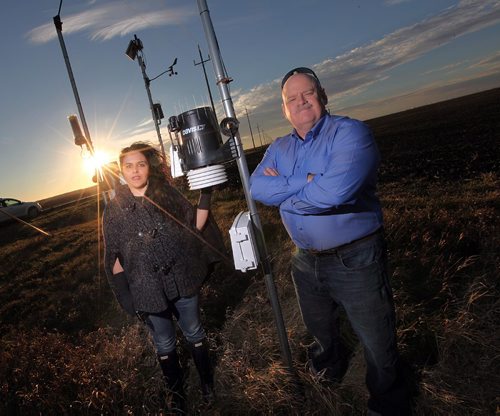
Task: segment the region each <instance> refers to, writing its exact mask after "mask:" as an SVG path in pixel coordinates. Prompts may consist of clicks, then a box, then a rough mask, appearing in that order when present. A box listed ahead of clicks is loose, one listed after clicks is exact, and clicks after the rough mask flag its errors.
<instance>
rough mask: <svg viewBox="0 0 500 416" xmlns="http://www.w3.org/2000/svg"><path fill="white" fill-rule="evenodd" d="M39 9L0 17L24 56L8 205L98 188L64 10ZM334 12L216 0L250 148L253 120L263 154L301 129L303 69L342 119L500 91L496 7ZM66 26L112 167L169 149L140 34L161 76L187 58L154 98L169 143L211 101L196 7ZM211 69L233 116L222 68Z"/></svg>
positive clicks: (6, 132)
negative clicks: (140, 52)
mask: <svg viewBox="0 0 500 416" xmlns="http://www.w3.org/2000/svg"><path fill="white" fill-rule="evenodd" d="M27 3H28V7H26V2H23V4H9V6H8V7H7V8H5V9H4V13H2V16H1V17H0V19H2V20H1V23H2V25H1V27H2V29H1V30H3V31H4V38H6V39H7V38H8V39H9V42H7V44H6V45H5V48H6V50H5V54H4V56H15V59H14V60H10V61H9V64H8V65H4V66H2V67H1V68H0V71H1V72H0V74H1V76H0V82H1V83H2V84H1V88H2V91H3V94H2V95H3V98H4V99H3V100H2V108H1V109H2V111H0V143H1V144H2V153H1V155H0V160H1V162H2V163H0V169H1V171H0V173H1V177H2V178H4V179H2V182H1V187H0V188H1V192H2V194H4V195H5V196H7V197H13V198H17V199H21V200H40V199H46V198H49V197H50V196H48V195H52V196H55V195H60V194H63V193H66V192H71V191H72V190H78V189H82V188H88V187H91V186H93V183H92V181H91V177H92V175H91V174H90V173H89V172H90V171H91V170H89V168H88V166H87V168H85V163H84V161H83V160H82V156H83V155H82V154H81V153H80V152H81V150H80V148H78V147H77V146H75V144H74V143H73V134H72V132H71V128H70V126H69V123H68V120H67V117H68V116H69V115H70V114H78V111H77V109H76V104H75V99H74V95H73V92H72V89H71V85H70V82H69V78H68V73H67V70H66V67H65V63H64V59H63V56H62V53H61V49H60V45H59V43H58V39H57V34H56V31H55V29H54V26H53V22H52V19H53V16H54V15H55V14H56V13H57V9H58V6H59V1H53V0H50V1H49V0H43V1H34V0H28V2H27ZM332 3H333V2H332ZM332 3H329V2H324V1H321V0H312V1H311V2H310V3H308V4H307V5H305V4H304V2H302V1H285V0H278V1H276V2H272V3H271V4H268V2H266V1H264V0H257V1H255V2H251V4H250V3H242V4H238V5H235V4H234V3H228V2H227V1H226V0H208V8H209V12H210V16H211V18H212V20H213V24H214V29H215V33H216V35H217V39H218V42H219V44H220V51H221V55H222V58H223V59H224V61H225V63H224V65H225V66H226V67H227V72H228V75H229V76H230V77H231V78H233V80H234V81H233V82H232V83H231V84H230V87H231V96H232V100H233V103H234V108H235V111H236V113H237V117H238V119H239V120H240V135H241V138H242V142H243V146H244V148H245V149H248V148H251V147H252V145H253V143H252V139H251V137H250V131H249V128H248V124H249V123H251V125H252V129H253V134H254V136H256V139H255V144H256V145H257V146H258V145H259V144H260V143H261V142H262V141H263V142H264V143H268V142H269V141H270V140H273V139H275V138H276V137H278V136H280V135H283V134H286V133H287V132H288V131H289V130H290V127H289V125H288V123H287V121H286V120H285V119H284V118H283V116H282V114H281V104H280V88H279V83H280V80H281V77H282V76H283V75H284V73H286V72H287V71H288V70H289V69H291V68H293V67H297V66H308V67H311V68H312V69H313V70H314V71H315V72H316V74H317V75H318V77H319V79H320V81H321V83H322V85H323V86H324V87H325V89H326V92H327V94H328V98H329V103H330V104H329V106H328V107H329V109H330V111H331V112H332V114H343V115H347V116H349V117H353V118H359V119H361V120H370V119H374V118H377V117H382V116H386V115H391V114H395V113H398V112H401V111H406V110H408V109H412V108H417V107H421V106H424V105H429V104H433V103H437V102H441V101H447V100H449V99H453V98H458V97H462V96H466V95H470V94H474V93H477V92H482V91H486V90H490V89H493V88H497V87H499V86H500V51H499V48H498V45H497V44H498V38H499V37H500V3H498V2H497V1H494V0H489V1H480V0H471V1H469V0H467V1H465V0H462V1H460V0H440V1H438V2H434V1H430V0H426V1H420V2H419V3H418V7H415V4H416V0H385V1H382V0H381V1H379V2H366V1H360V2H358V3H356V4H354V3H353V4H351V3H349V4H347V3H346V4H338V5H337V4H332ZM318 10H320V11H321V13H318ZM61 20H62V22H63V31H62V34H63V37H64V42H65V44H66V48H67V52H68V56H69V60H70V63H71V67H72V70H73V73H74V78H75V83H76V86H77V89H78V92H79V95H80V98H81V102H82V106H83V109H84V113H85V116H86V120H87V123H88V124H89V130H90V132H91V140H92V142H93V144H94V146H95V148H96V149H97V150H99V151H102V152H103V154H104V155H105V157H107V158H109V160H107V161H108V162H109V161H112V160H115V158H116V155H117V153H118V151H119V149H120V148H122V147H124V146H126V145H128V144H130V143H131V142H133V141H136V140H147V141H150V142H152V143H155V144H156V143H157V142H158V140H157V137H156V132H155V130H154V126H153V122H152V119H151V113H150V110H149V104H148V102H147V97H146V91H145V88H144V81H143V79H142V76H141V73H140V70H139V68H137V66H138V65H137V61H135V62H134V61H131V60H130V59H129V58H127V57H126V56H125V49H126V46H127V44H128V42H129V41H130V39H131V38H132V37H133V35H134V34H137V36H138V37H139V38H140V39H141V40H142V42H143V45H144V53H145V56H146V57H147V58H148V59H147V69H146V70H147V74H148V76H149V77H151V79H153V78H154V77H155V76H156V75H157V74H160V73H161V72H162V71H164V70H165V69H166V68H167V67H168V65H170V64H171V63H172V62H173V60H174V58H177V57H178V64H177V66H176V67H175V70H176V71H177V72H178V75H175V76H172V77H167V76H163V77H161V78H159V79H158V80H154V81H152V83H151V92H152V96H153V101H154V102H160V103H161V104H162V108H163V112H164V114H165V120H164V123H163V124H162V125H161V126H160V127H161V130H162V136H163V142H164V143H165V147H166V148H168V142H169V140H168V134H167V132H166V129H165V124H166V119H168V117H169V116H171V115H177V114H180V113H181V112H183V111H186V110H189V109H191V108H194V107H198V106H201V105H207V103H208V102H209V100H208V94H207V86H206V84H205V80H204V77H203V71H202V68H201V65H194V64H195V62H196V63H199V62H200V57H199V55H198V50H197V46H198V45H199V46H200V48H201V51H202V56H203V58H204V59H207V55H208V49H207V47H206V42H205V36H204V34H203V31H202V29H203V28H202V24H201V22H200V19H199V13H198V11H197V8H196V5H195V2H194V1H193V2H192V3H191V2H189V3H186V2H183V1H181V0H169V1H168V2H164V1H159V0H147V1H144V2H141V3H139V4H138V3H136V2H130V1H127V0H126V1H121V2H117V1H113V0H102V1H100V2H96V1H94V0H78V1H75V2H63V3H62V8H61ZM373 22H376V24H374V23H373ZM257 26H258V30H255V28H256V27H257ZM7 33H8V35H7ZM297 51H300V54H298V53H297ZM206 70H207V77H208V79H209V83H210V88H211V92H212V94H213V96H214V102H215V103H216V108H217V115H218V116H220V115H221V114H222V105H221V103H220V97H219V95H218V90H217V86H216V85H215V80H214V75H213V69H212V62H207V63H206ZM247 111H248V115H249V116H248V118H249V120H246V118H247ZM257 132H258V133H257Z"/></svg>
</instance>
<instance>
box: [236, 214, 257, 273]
mask: <svg viewBox="0 0 500 416" xmlns="http://www.w3.org/2000/svg"><path fill="white" fill-rule="evenodd" d="M229 236H230V237H231V248H232V250H233V259H234V267H235V268H236V270H241V271H242V272H246V271H247V270H253V269H256V268H257V266H258V264H259V251H258V249H257V242H256V241H255V234H254V232H253V226H252V220H251V219H250V213H249V212H248V211H245V212H240V213H239V214H238V215H237V216H236V218H235V219H234V222H233V225H232V226H231V229H230V230H229Z"/></svg>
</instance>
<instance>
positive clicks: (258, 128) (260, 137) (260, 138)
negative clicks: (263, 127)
mask: <svg viewBox="0 0 500 416" xmlns="http://www.w3.org/2000/svg"><path fill="white" fill-rule="evenodd" d="M257 131H258V132H259V140H260V147H262V146H263V144H262V134H261V133H260V127H259V125H258V124H257Z"/></svg>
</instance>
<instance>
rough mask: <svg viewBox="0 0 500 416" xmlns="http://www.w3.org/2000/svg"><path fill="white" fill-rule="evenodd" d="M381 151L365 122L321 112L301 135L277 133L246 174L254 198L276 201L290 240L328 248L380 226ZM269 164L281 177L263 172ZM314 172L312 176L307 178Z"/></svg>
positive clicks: (309, 245)
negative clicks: (379, 177) (379, 182)
mask: <svg viewBox="0 0 500 416" xmlns="http://www.w3.org/2000/svg"><path fill="white" fill-rule="evenodd" d="M379 163H380V154H379V151H378V148H377V145H376V143H375V140H374V138H373V135H372V133H371V131H370V129H369V127H368V126H367V125H366V124H365V123H363V122H361V121H359V120H353V119H350V118H348V117H342V116H335V115H333V116H331V115H328V114H327V115H324V116H323V117H322V118H321V119H320V120H319V121H318V122H317V123H316V124H315V125H314V127H313V128H312V129H311V130H310V131H309V132H308V133H307V135H306V136H305V137H304V139H303V140H302V139H301V138H300V137H299V136H298V135H297V133H296V131H295V130H294V131H293V132H292V133H290V134H288V135H287V136H284V137H279V138H277V139H276V140H275V141H274V142H273V143H272V144H271V145H270V146H269V148H268V149H267V151H266V153H265V155H264V158H263V159H262V161H261V162H260V164H259V165H258V166H257V168H256V169H255V171H254V172H253V174H252V176H251V178H250V192H251V194H252V197H253V198H254V199H255V200H257V201H260V202H262V203H264V204H266V205H275V206H279V208H280V214H281V219H282V220H283V223H284V225H285V227H286V229H287V231H288V234H289V235H290V237H291V238H292V240H293V242H294V243H295V244H296V245H297V246H298V247H299V248H303V249H315V250H326V249H330V248H334V247H338V246H341V245H343V244H347V243H350V242H352V241H354V240H357V239H359V238H362V237H364V236H366V235H369V234H371V233H373V232H374V231H376V230H377V229H379V228H380V227H381V226H382V223H383V220H382V209H381V206H380V201H379V199H378V198H377V196H376V183H377V169H378V166H379ZM267 167H270V168H274V169H276V170H277V171H278V173H279V176H266V175H264V169H265V168H267ZM308 174H313V175H314V177H313V179H312V181H310V182H308V181H307V176H308Z"/></svg>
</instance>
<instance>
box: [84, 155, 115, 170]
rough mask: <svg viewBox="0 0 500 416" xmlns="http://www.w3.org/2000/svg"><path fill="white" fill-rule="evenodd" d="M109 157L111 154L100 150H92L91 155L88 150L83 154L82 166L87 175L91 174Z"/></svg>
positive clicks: (99, 168)
mask: <svg viewBox="0 0 500 416" xmlns="http://www.w3.org/2000/svg"><path fill="white" fill-rule="evenodd" d="M111 159H112V158H111V156H110V155H109V154H107V153H106V152H104V151H102V150H96V151H94V154H93V155H92V154H91V153H90V152H88V153H86V154H85V155H84V156H83V167H84V169H85V172H86V173H87V174H88V175H89V176H93V175H95V172H96V170H101V169H102V167H103V166H104V165H106V164H107V163H109V162H110V161H111Z"/></svg>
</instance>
